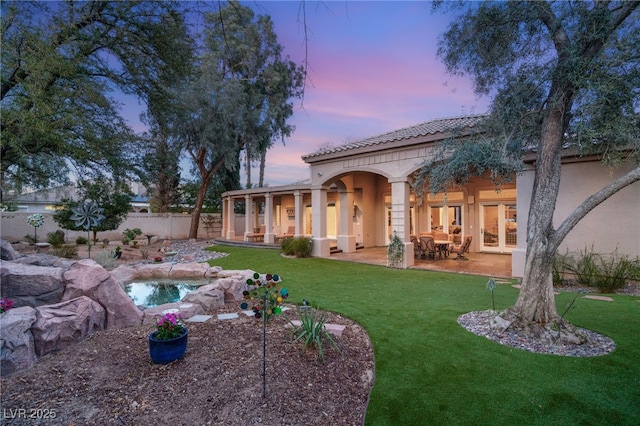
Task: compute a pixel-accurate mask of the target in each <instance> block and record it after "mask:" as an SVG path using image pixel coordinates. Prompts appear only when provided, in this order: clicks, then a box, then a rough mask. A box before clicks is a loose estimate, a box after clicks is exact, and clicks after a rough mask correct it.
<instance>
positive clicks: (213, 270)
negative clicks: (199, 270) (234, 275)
mask: <svg viewBox="0 0 640 426" xmlns="http://www.w3.org/2000/svg"><path fill="white" fill-rule="evenodd" d="M221 271H222V266H210V267H209V270H208V271H207V273H206V274H205V278H217V277H218V274H219V273H220V272H221Z"/></svg>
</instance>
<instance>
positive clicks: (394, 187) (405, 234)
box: [389, 177, 414, 268]
mask: <svg viewBox="0 0 640 426" xmlns="http://www.w3.org/2000/svg"><path fill="white" fill-rule="evenodd" d="M389 183H391V229H392V232H394V233H396V234H398V237H400V239H401V240H402V241H404V259H403V261H402V267H403V268H407V267H409V266H413V264H414V259H413V243H411V236H410V235H409V232H410V230H411V224H410V222H409V221H410V216H409V210H410V207H411V204H410V201H409V194H410V187H409V182H407V178H406V177H401V178H391V179H389Z"/></svg>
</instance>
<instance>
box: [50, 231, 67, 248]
mask: <svg viewBox="0 0 640 426" xmlns="http://www.w3.org/2000/svg"><path fill="white" fill-rule="evenodd" d="M47 242H48V243H49V244H51V245H52V246H53V247H60V246H62V245H64V231H62V230H60V229H58V230H57V231H56V232H49V233H48V234H47Z"/></svg>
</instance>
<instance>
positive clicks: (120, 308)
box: [62, 259, 142, 329]
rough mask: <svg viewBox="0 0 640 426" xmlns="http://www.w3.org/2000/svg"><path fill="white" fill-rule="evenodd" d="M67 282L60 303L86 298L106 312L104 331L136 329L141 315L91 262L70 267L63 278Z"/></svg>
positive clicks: (123, 292) (130, 301)
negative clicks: (93, 301)
mask: <svg viewBox="0 0 640 426" xmlns="http://www.w3.org/2000/svg"><path fill="white" fill-rule="evenodd" d="M64 278H65V280H66V282H67V286H66V289H65V291H64V295H63V297H62V300H64V301H67V300H71V299H75V298H77V297H79V296H86V297H89V298H90V299H93V300H95V301H96V302H97V303H99V304H100V305H101V306H102V307H103V308H104V310H105V312H106V324H105V327H106V328H107V329H113V328H121V327H129V326H134V325H140V323H141V321H142V312H141V311H140V309H138V307H137V306H136V304H135V303H134V301H133V300H131V298H130V297H129V296H128V295H127V293H126V292H125V291H124V289H123V288H122V287H121V285H120V283H119V282H118V281H116V280H114V279H113V278H112V277H111V274H110V273H109V272H108V271H107V270H106V269H104V268H103V267H102V266H100V265H99V264H97V263H96V262H94V261H93V260H91V259H83V260H80V261H78V262H76V263H74V264H73V265H72V266H71V267H70V268H69V269H68V270H67V271H66V272H65V274H64Z"/></svg>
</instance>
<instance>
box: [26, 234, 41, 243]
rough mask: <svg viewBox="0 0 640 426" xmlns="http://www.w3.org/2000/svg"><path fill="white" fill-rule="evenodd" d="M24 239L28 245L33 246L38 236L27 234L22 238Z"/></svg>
mask: <svg viewBox="0 0 640 426" xmlns="http://www.w3.org/2000/svg"><path fill="white" fill-rule="evenodd" d="M24 239H25V240H26V241H27V242H28V243H29V244H35V243H37V242H38V236H37V235H31V234H27V235H25V236H24Z"/></svg>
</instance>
